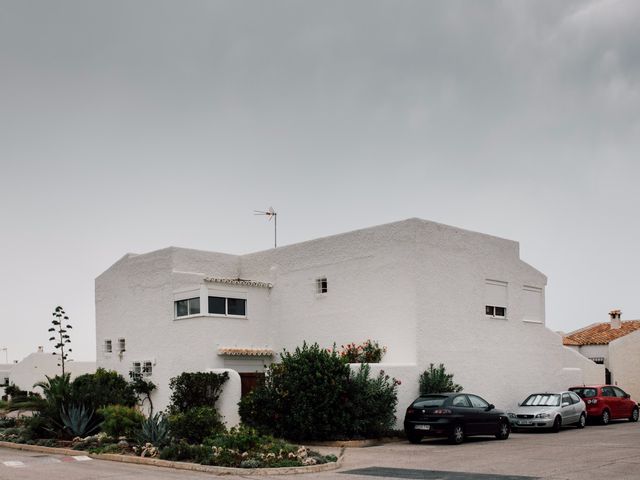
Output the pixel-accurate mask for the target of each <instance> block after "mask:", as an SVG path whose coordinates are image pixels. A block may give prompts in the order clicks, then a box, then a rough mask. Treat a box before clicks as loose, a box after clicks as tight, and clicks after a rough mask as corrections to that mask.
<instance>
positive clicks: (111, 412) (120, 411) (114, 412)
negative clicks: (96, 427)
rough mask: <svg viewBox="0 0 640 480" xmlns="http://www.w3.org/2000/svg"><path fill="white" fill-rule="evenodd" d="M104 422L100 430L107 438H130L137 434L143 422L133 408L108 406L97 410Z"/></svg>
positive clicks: (142, 416) (141, 416) (141, 417)
mask: <svg viewBox="0 0 640 480" xmlns="http://www.w3.org/2000/svg"><path fill="white" fill-rule="evenodd" d="M98 414H100V415H101V416H102V417H103V418H104V421H103V422H102V430H103V431H104V432H105V433H106V434H107V435H109V436H111V437H114V438H118V437H122V436H124V437H127V438H132V437H133V436H134V435H136V434H137V433H138V431H139V430H140V428H141V425H142V422H143V421H144V415H142V414H141V413H140V412H139V411H138V410H136V409H135V408H134V407H125V406H124V405H109V406H106V407H103V408H101V409H100V410H98Z"/></svg>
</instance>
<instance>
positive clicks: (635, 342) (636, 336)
mask: <svg viewBox="0 0 640 480" xmlns="http://www.w3.org/2000/svg"><path fill="white" fill-rule="evenodd" d="M609 366H610V367H609V369H610V370H611V375H612V378H611V381H612V382H613V383H614V384H615V385H618V386H620V388H622V389H623V390H624V391H626V392H627V393H629V394H630V395H631V398H632V399H634V400H635V401H636V402H640V330H636V331H635V332H633V333H630V334H629V335H625V336H624V337H620V338H618V339H617V340H614V341H613V342H611V343H609Z"/></svg>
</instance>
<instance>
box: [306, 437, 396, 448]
mask: <svg viewBox="0 0 640 480" xmlns="http://www.w3.org/2000/svg"><path fill="white" fill-rule="evenodd" d="M383 443H385V442H384V441H383V440H382V439H378V438H375V439H367V440H337V441H330V442H313V443H307V444H306V445H307V446H309V447H338V448H366V447H377V446H378V445H382V444H383Z"/></svg>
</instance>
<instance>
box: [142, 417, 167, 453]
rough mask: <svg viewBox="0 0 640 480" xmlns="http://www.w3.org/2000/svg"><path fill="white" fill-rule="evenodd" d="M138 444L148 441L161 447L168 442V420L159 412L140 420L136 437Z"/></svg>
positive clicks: (144, 443)
mask: <svg viewBox="0 0 640 480" xmlns="http://www.w3.org/2000/svg"><path fill="white" fill-rule="evenodd" d="M137 440H138V443H140V445H146V444H147V443H150V444H152V445H154V446H156V447H163V446H165V445H166V444H167V443H169V422H168V421H167V419H166V417H165V416H164V415H162V414H161V413H156V414H155V415H153V416H150V417H149V418H147V419H146V420H145V421H144V422H142V425H141V429H140V432H139V433H138V437H137Z"/></svg>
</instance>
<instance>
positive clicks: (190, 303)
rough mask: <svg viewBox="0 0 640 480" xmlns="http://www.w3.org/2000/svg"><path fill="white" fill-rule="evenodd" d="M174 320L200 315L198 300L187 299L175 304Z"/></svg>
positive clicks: (196, 298)
mask: <svg viewBox="0 0 640 480" xmlns="http://www.w3.org/2000/svg"><path fill="white" fill-rule="evenodd" d="M175 309H176V318H177V317H186V316H188V315H198V314H199V313H200V298H199V297H195V298H187V299H185V300H178V301H176V302H175Z"/></svg>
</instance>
